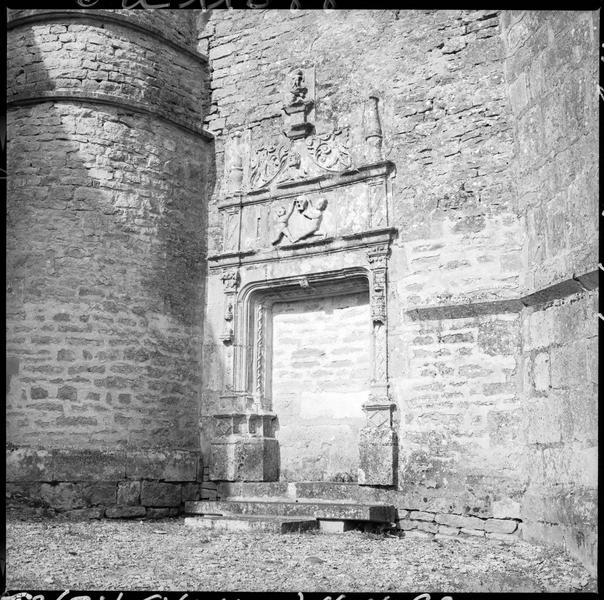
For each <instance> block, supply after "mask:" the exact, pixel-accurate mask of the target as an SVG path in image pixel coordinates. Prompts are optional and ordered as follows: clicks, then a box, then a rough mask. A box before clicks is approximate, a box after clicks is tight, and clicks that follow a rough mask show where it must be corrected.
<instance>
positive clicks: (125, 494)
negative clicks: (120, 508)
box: [117, 481, 141, 506]
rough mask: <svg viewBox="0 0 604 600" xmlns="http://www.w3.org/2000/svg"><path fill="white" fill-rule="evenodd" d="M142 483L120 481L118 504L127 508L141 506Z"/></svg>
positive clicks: (118, 485)
mask: <svg viewBox="0 0 604 600" xmlns="http://www.w3.org/2000/svg"><path fill="white" fill-rule="evenodd" d="M140 497H141V482H140V481H120V482H119V483H118V484H117V503H118V504H123V505H126V506H136V505H138V504H140Z"/></svg>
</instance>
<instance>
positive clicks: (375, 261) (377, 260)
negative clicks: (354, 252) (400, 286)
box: [367, 245, 389, 270]
mask: <svg viewBox="0 0 604 600" xmlns="http://www.w3.org/2000/svg"><path fill="white" fill-rule="evenodd" d="M388 251H389V248H388V246H387V245H381V246H374V247H373V248H371V249H370V250H369V251H368V252H367V260H368V261H369V268H370V269H372V270H373V269H385V268H386V263H387V260H388Z"/></svg>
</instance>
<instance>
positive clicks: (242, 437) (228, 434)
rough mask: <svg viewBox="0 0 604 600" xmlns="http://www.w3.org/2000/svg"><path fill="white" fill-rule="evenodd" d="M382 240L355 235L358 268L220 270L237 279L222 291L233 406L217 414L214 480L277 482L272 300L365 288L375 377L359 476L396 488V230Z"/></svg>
mask: <svg viewBox="0 0 604 600" xmlns="http://www.w3.org/2000/svg"><path fill="white" fill-rule="evenodd" d="M380 237H381V240H380V241H378V242H377V243H376V241H375V240H372V241H369V240H355V243H352V244H351V247H350V254H351V255H352V256H354V260H353V261H352V262H353V263H355V264H354V265H353V266H347V267H341V268H335V269H328V270H325V271H318V272H310V273H306V272H304V274H302V275H295V276H286V277H276V278H274V279H262V280H253V275H251V273H250V272H248V269H247V268H246V266H245V265H239V266H238V267H236V268H233V267H231V268H230V269H227V270H225V271H224V272H223V275H222V279H223V281H228V282H231V283H233V282H234V285H230V287H229V288H228V290H229V291H227V292H226V294H225V304H226V308H225V314H226V313H228V314H230V318H229V319H230V322H231V323H232V331H231V333H230V334H229V336H230V337H229V342H230V344H229V345H230V346H231V352H230V354H229V361H231V362H230V363H229V364H230V365H232V368H231V372H232V377H231V380H230V383H227V385H226V386H225V391H224V394H223V395H222V396H221V398H222V400H223V406H225V407H231V408H230V410H227V411H225V412H223V413H222V414H219V415H215V416H214V418H215V420H216V421H217V427H216V428H215V431H217V432H218V435H217V436H216V437H215V439H214V440H213V442H212V463H211V479H214V480H221V481H224V480H226V481H246V480H247V481H276V480H278V479H279V471H280V461H279V448H278V441H277V440H276V438H275V426H276V419H277V415H276V414H275V413H274V412H273V407H272V399H271V394H270V392H268V393H267V390H269V389H270V387H271V356H272V348H271V347H270V346H269V344H270V343H271V340H272V330H271V327H272V306H273V304H274V303H275V302H278V301H291V300H298V299H304V298H308V297H329V296H335V295H341V294H345V293H349V292H355V291H360V290H366V289H368V290H369V300H370V318H371V325H372V326H371V336H370V343H371V349H370V356H371V359H370V360H371V369H370V372H371V382H370V394H369V399H368V401H367V402H365V403H364V404H363V412H364V414H365V418H366V424H365V427H363V428H362V429H361V432H360V436H359V452H360V457H359V458H360V463H359V464H360V466H359V477H358V480H359V484H362V485H381V486H393V485H395V477H396V456H397V450H396V444H397V439H396V433H395V431H394V428H393V416H394V415H393V413H394V410H395V408H396V407H395V404H394V402H392V400H391V396H390V385H389V374H388V329H387V324H388V301H387V298H388V294H387V268H388V255H389V248H390V242H391V234H390V233H387V234H384V235H383V236H380ZM324 256H325V263H326V266H329V265H330V264H332V265H334V266H335V265H336V264H337V263H338V261H337V260H334V253H333V252H327V253H326V254H325V255H324ZM292 258H293V257H292ZM300 261H302V263H301V262H300ZM295 263H296V264H297V266H298V267H299V266H300V264H303V263H304V258H303V257H295ZM297 270H298V272H299V269H297ZM241 276H243V279H244V280H245V279H248V277H252V280H251V281H247V283H244V284H243V285H242V286H241V289H237V284H238V282H239V280H240V278H241ZM243 465H248V466H247V467H244V466H243Z"/></svg>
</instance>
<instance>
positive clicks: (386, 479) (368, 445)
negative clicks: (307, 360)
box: [359, 245, 396, 485]
mask: <svg viewBox="0 0 604 600" xmlns="http://www.w3.org/2000/svg"><path fill="white" fill-rule="evenodd" d="M388 251H389V248H388V245H382V246H375V247H373V248H371V249H370V250H369V251H368V253H367V260H368V263H369V270H370V272H371V276H370V302H371V321H372V326H373V329H372V336H371V338H372V345H373V352H372V357H373V361H372V374H371V391H370V397H369V402H368V403H366V404H365V405H364V406H363V411H364V412H365V416H366V418H367V422H366V426H365V427H364V428H363V429H362V430H361V435H360V439H359V451H360V466H359V484H361V485H393V484H394V476H395V475H394V464H395V438H396V435H395V432H394V429H393V428H392V413H393V410H394V407H395V406H394V404H393V403H392V402H391V401H390V393H389V383H388V310H387V278H386V269H387V262H388Z"/></svg>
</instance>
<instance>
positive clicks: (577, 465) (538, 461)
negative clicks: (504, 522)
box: [520, 290, 598, 570]
mask: <svg viewBox="0 0 604 600" xmlns="http://www.w3.org/2000/svg"><path fill="white" fill-rule="evenodd" d="M597 313H598V293H597V290H596V291H592V292H588V291H583V292H579V293H575V294H572V295H570V296H567V297H565V298H560V299H558V300H555V301H552V302H550V303H548V304H545V305H541V306H537V307H534V308H532V309H530V310H528V311H527V313H526V314H525V315H523V353H522V362H523V380H524V387H523V398H522V399H523V414H522V417H521V420H520V423H521V426H522V430H523V438H524V439H525V440H526V446H525V448H524V451H523V453H522V457H521V458H522V460H521V463H520V464H521V468H522V474H523V479H524V481H526V485H527V489H526V493H525V495H524V497H523V499H522V510H521V514H522V518H523V521H524V523H523V532H524V537H525V538H527V539H530V540H540V541H541V540H545V541H547V542H550V543H552V542H553V543H556V544H563V545H564V546H565V547H566V548H568V549H569V550H570V551H571V552H572V553H573V554H575V555H576V556H578V557H579V558H581V559H582V560H583V562H585V563H586V564H587V565H588V566H589V567H590V568H591V569H592V570H595V565H596V564H597V522H598V517H597V506H598V505H597V501H598V500H597V489H598V389H597V388H598V368H597V365H598V342H597V334H598V318H597Z"/></svg>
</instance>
